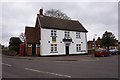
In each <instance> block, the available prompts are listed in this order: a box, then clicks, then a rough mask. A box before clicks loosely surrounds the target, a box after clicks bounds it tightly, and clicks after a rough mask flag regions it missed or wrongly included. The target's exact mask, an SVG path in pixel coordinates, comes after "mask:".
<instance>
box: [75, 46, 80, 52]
mask: <svg viewBox="0 0 120 80" xmlns="http://www.w3.org/2000/svg"><path fill="white" fill-rule="evenodd" d="M76 52H81V44H76Z"/></svg>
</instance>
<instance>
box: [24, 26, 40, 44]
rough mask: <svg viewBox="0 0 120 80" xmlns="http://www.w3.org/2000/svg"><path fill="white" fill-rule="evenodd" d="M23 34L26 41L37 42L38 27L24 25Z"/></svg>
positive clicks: (38, 38) (38, 37)
mask: <svg viewBox="0 0 120 80" xmlns="http://www.w3.org/2000/svg"><path fill="white" fill-rule="evenodd" d="M25 36H26V42H27V43H39V42H40V41H39V40H40V29H39V28H35V27H27V26H26V27H25Z"/></svg>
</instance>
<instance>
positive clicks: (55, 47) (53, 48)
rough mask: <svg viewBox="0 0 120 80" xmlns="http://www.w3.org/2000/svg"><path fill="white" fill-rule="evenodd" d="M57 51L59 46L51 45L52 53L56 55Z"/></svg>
mask: <svg viewBox="0 0 120 80" xmlns="http://www.w3.org/2000/svg"><path fill="white" fill-rule="evenodd" d="M56 52H58V51H57V44H51V53H56Z"/></svg>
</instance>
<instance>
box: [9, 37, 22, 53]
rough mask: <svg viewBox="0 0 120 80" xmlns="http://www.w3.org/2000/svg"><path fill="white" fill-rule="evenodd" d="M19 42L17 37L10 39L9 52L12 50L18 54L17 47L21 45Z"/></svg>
mask: <svg viewBox="0 0 120 80" xmlns="http://www.w3.org/2000/svg"><path fill="white" fill-rule="evenodd" d="M21 43H22V42H21V40H20V38H19V37H11V38H10V40H9V50H13V51H16V52H18V51H19V45H20V44H21Z"/></svg>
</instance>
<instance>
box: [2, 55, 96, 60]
mask: <svg viewBox="0 0 120 80" xmlns="http://www.w3.org/2000/svg"><path fill="white" fill-rule="evenodd" d="M2 56H3V57H4V56H5V57H9V58H15V59H27V60H45V61H95V60H97V58H96V57H94V56H93V55H70V56H69V55H67V56H48V57H45V56H40V57H37V56H34V57H33V56H31V57H30V56H7V55H2Z"/></svg>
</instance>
